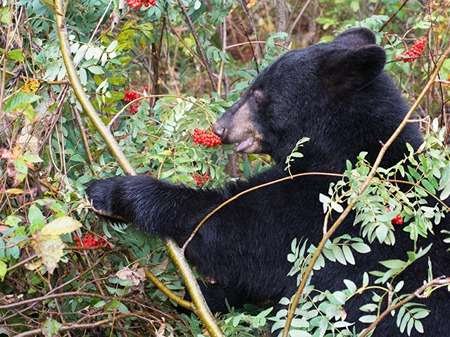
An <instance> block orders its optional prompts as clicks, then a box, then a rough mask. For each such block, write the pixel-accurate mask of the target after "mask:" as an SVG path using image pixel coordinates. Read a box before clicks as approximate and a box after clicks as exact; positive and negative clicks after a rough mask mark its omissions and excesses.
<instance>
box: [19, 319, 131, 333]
mask: <svg viewBox="0 0 450 337" xmlns="http://www.w3.org/2000/svg"><path fill="white" fill-rule="evenodd" d="M130 316H131V317H134V316H136V315H134V314H133V313H124V314H118V315H115V316H114V317H112V318H107V319H103V320H101V321H97V322H93V323H82V324H68V325H63V326H61V327H60V328H59V329H58V332H64V331H69V330H79V329H93V328H96V327H99V326H103V325H110V324H112V323H114V321H115V320H117V319H121V318H126V317H130ZM40 334H42V328H38V329H33V330H29V331H25V332H22V333H19V334H17V335H15V336H14V337H27V336H36V335H40Z"/></svg>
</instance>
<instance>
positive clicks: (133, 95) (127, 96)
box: [123, 89, 141, 114]
mask: <svg viewBox="0 0 450 337" xmlns="http://www.w3.org/2000/svg"><path fill="white" fill-rule="evenodd" d="M140 97H141V94H140V93H139V92H137V91H135V90H131V89H128V90H125V91H124V96H123V100H124V102H126V103H129V102H133V101H134V100H136V99H138V98H140ZM139 105H140V104H139V101H138V102H134V103H131V105H130V113H132V114H135V113H136V112H138V110H139Z"/></svg>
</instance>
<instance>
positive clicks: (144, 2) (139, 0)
mask: <svg viewBox="0 0 450 337" xmlns="http://www.w3.org/2000/svg"><path fill="white" fill-rule="evenodd" d="M127 5H128V7H130V8H132V9H134V10H139V9H141V7H142V6H144V7H153V6H156V0H127Z"/></svg>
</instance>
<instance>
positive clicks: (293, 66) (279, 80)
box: [87, 28, 450, 337]
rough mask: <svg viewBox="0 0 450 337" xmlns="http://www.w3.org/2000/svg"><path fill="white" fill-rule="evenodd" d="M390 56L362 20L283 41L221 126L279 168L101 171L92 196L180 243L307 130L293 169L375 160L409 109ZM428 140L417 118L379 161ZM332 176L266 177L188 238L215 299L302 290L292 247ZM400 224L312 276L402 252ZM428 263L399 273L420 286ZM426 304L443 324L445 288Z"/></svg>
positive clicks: (384, 332) (316, 227)
mask: <svg viewBox="0 0 450 337" xmlns="http://www.w3.org/2000/svg"><path fill="white" fill-rule="evenodd" d="M385 60H386V57H385V52H384V50H383V48H381V47H379V46H378V45H376V42H375V37H374V35H373V33H372V32H371V31H369V30H367V29H364V28H355V29H351V30H348V31H346V32H344V33H342V34H340V35H338V36H337V37H336V39H335V40H334V41H332V42H330V43H320V44H316V45H313V46H310V47H308V48H305V49H302V50H293V51H290V52H288V53H286V54H285V55H283V56H281V57H280V58H279V59H278V60H276V61H275V62H274V63H273V64H272V65H270V66H269V67H267V68H266V69H265V70H264V71H262V72H261V73H260V74H259V75H258V76H257V78H256V79H255V80H254V82H253V83H252V84H251V85H250V87H249V88H248V89H247V90H246V91H245V93H244V94H243V95H242V97H241V98H240V99H239V101H238V102H236V103H235V104H234V105H233V106H232V107H231V108H230V109H228V110H227V111H226V112H225V113H224V115H223V116H222V117H221V118H220V119H219V120H218V121H217V122H216V123H215V124H214V126H213V130H214V132H215V133H216V134H217V135H219V136H220V137H221V139H222V141H223V142H224V143H234V144H236V149H237V150H238V151H241V152H247V153H250V152H253V153H267V154H270V155H271V156H272V158H273V159H274V161H275V164H274V166H273V167H272V168H271V169H269V170H267V171H265V172H263V173H261V174H259V175H257V176H254V177H252V178H251V179H249V181H239V182H236V183H230V184H228V185H226V186H225V187H223V188H222V189H220V190H196V189H192V188H188V187H185V186H178V185H173V184H170V183H168V182H164V181H159V180H156V179H154V178H151V177H148V176H134V177H115V178H110V179H105V180H99V181H94V182H93V183H91V184H90V186H89V187H88V190H87V193H88V196H89V199H90V200H91V202H92V204H93V208H94V209H96V210H98V211H99V212H100V213H102V214H106V215H110V216H111V217H114V218H120V219H123V220H125V221H127V222H130V223H133V224H135V225H137V226H138V227H139V228H140V229H142V230H144V231H146V232H148V233H152V234H157V235H159V236H161V237H169V238H172V239H174V240H175V241H176V242H178V243H179V244H180V245H182V244H183V243H184V242H185V240H186V239H187V238H188V237H189V235H190V234H191V232H192V231H193V229H194V228H195V226H196V225H197V224H198V222H199V221H200V220H201V219H202V218H203V217H204V216H205V215H206V214H207V213H208V212H209V211H211V210H212V209H214V208H215V207H216V206H217V205H219V204H220V203H222V202H224V201H225V200H227V199H228V198H230V197H232V196H234V195H236V194H237V193H239V192H241V191H243V190H246V189H248V188H250V187H253V186H256V185H259V184H262V183H265V182H269V181H272V180H275V179H278V178H281V177H285V176H286V175H287V173H286V171H285V159H286V156H288V155H289V154H290V153H291V151H292V150H293V148H294V146H295V144H296V142H297V141H298V140H299V138H301V137H303V136H306V137H309V138H310V141H309V142H308V143H307V144H306V145H305V146H304V148H302V153H303V154H304V158H303V159H301V160H296V161H295V162H293V164H292V167H291V172H292V173H298V172H316V171H320V172H336V173H341V172H343V171H344V170H345V162H346V160H347V159H349V160H351V161H354V160H355V159H356V157H357V155H358V154H359V153H360V152H361V151H367V152H368V153H369V154H368V160H369V161H372V162H373V160H374V158H375V156H376V155H377V153H378V152H379V150H380V148H381V146H382V144H383V142H385V141H386V140H387V139H388V138H389V137H390V136H391V134H392V133H393V131H394V130H395V129H396V128H397V126H398V125H399V123H400V121H401V120H402V119H403V117H404V115H405V113H406V112H407V110H408V106H407V105H406V103H405V102H404V100H403V99H402V97H401V94H400V92H399V90H398V89H397V88H396V86H395V85H394V83H393V82H392V80H391V79H390V78H389V77H388V76H387V75H386V74H385V73H384V72H383V68H384V65H385ZM421 142H422V137H421V134H420V132H419V128H418V126H417V125H416V124H414V123H409V124H408V125H407V126H406V127H405V129H404V130H403V132H402V133H401V135H400V136H399V137H398V139H397V141H396V142H395V143H394V144H393V145H392V146H391V148H390V149H389V152H388V153H387V155H386V156H385V159H384V162H383V165H384V166H388V165H392V164H394V163H396V162H398V161H400V160H401V159H403V158H404V154H405V152H406V146H405V144H406V143H409V144H411V145H412V146H413V147H415V148H417V147H418V146H419V145H420V144H421ZM331 181H333V179H331V178H327V177H321V176H308V177H302V178H299V179H293V180H287V181H284V182H283V183H279V184H275V185H271V186H268V187H266V188H262V189H258V190H256V191H254V192H252V193H248V194H245V195H243V196H242V197H240V198H238V199H237V200H235V201H234V202H232V203H230V204H229V205H227V206H226V207H224V208H223V209H221V210H220V211H219V212H218V213H217V214H215V215H214V216H213V217H212V218H211V219H209V221H208V222H207V223H206V224H205V225H204V226H203V227H202V228H201V230H200V231H199V232H198V233H197V235H196V236H195V237H194V239H193V240H192V242H191V243H190V244H189V245H188V246H187V250H186V255H187V257H188V259H189V260H190V262H191V263H193V264H194V265H195V266H196V267H197V269H198V271H199V272H200V273H201V274H202V275H203V276H205V279H210V280H214V282H210V283H201V286H202V291H203V293H204V295H205V297H206V300H207V302H208V304H209V305H210V308H211V310H212V311H216V312H221V311H225V310H226V309H227V303H228V304H229V305H230V306H235V307H237V306H240V305H242V304H244V303H277V301H278V300H279V299H280V298H282V297H284V296H286V297H290V296H291V295H292V294H293V293H294V292H295V289H296V277H288V276H287V273H288V272H289V270H290V268H291V264H290V263H289V262H288V261H287V259H286V256H287V254H288V253H289V250H290V244H291V242H292V240H293V239H294V238H298V239H300V238H307V239H308V240H309V242H312V243H314V244H317V242H318V241H319V240H320V239H321V236H322V226H323V210H322V204H321V203H320V202H319V193H325V194H326V192H327V190H328V187H329V184H330V182H331ZM340 232H341V233H340V234H342V233H344V232H348V233H351V234H352V235H358V233H359V229H358V228H357V227H355V226H353V225H352V219H350V218H349V219H348V220H347V222H346V223H344V224H343V225H342V226H341V230H340ZM397 236H398V238H397V242H396V244H395V245H394V246H386V245H383V246H381V245H378V244H376V243H374V244H373V246H372V248H373V250H372V252H371V254H370V255H369V254H367V255H360V256H359V257H358V256H357V257H356V264H355V265H353V266H343V265H341V264H338V263H330V264H329V265H328V264H327V266H326V267H325V268H324V269H322V270H321V271H319V272H316V273H314V276H313V278H312V283H313V284H314V285H315V286H316V287H317V288H319V289H329V290H338V289H342V288H343V283H342V280H343V279H346V278H347V279H353V280H354V281H355V283H357V284H360V283H361V278H362V273H363V271H369V270H375V269H377V261H380V260H386V259H394V258H404V256H405V252H406V251H407V250H411V249H412V242H411V240H410V239H409V237H408V235H407V234H405V233H402V232H401V231H400V232H399V233H398V235H397ZM433 241H434V243H435V244H434V245H433V247H432V250H431V252H430V253H429V256H430V257H431V259H432V263H433V272H434V275H444V274H446V273H448V271H449V267H450V259H449V258H450V254H448V253H447V252H446V247H445V246H444V244H443V243H442V240H441V239H440V238H438V237H435V238H434V239H433ZM361 256H363V257H361ZM378 266H379V265H378ZM426 270H427V267H426V261H425V262H424V263H422V264H421V263H415V264H414V265H413V266H411V267H410V268H408V269H407V270H406V271H405V272H404V273H403V274H402V278H403V279H404V280H405V281H406V283H407V284H410V285H411V289H416V288H418V287H419V286H420V285H421V282H422V281H423V280H425V279H426V278H427V272H426ZM369 296H370V295H369ZM365 300H367V297H365ZM362 303H364V301H362V302H361V301H356V302H352V303H350V304H349V306H348V307H346V311H347V313H349V314H351V313H352V312H353V313H357V312H358V308H359V305H361V304H362ZM428 305H429V307H430V308H431V310H432V313H431V315H429V316H428V318H426V319H424V320H423V323H424V325H425V332H426V336H428V337H438V336H447V335H448V334H449V331H450V320H449V319H448V318H449V317H450V296H449V293H448V292H446V291H445V292H444V291H441V292H438V294H433V297H432V298H431V299H430V300H429V301H428ZM433 322H435V324H433ZM436 323H437V324H436ZM414 333H416V332H414V331H413V332H412V335H413V336H416V335H414ZM398 335H400V333H399V330H398V328H397V327H396V326H395V322H393V321H392V319H389V318H388V319H386V320H385V321H384V322H383V324H381V325H380V326H379V327H378V328H377V330H376V332H375V334H374V335H373V336H380V337H381V336H383V337H384V336H398Z"/></svg>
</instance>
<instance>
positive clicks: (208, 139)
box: [192, 129, 222, 147]
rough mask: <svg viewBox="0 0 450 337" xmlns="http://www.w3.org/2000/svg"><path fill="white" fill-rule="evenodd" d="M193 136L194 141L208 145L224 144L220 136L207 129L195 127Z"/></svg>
mask: <svg viewBox="0 0 450 337" xmlns="http://www.w3.org/2000/svg"><path fill="white" fill-rule="evenodd" d="M192 138H193V140H194V143H196V144H199V145H203V146H206V147H216V146H218V145H220V144H222V141H221V140H220V138H219V136H217V135H216V134H214V133H213V132H211V131H207V130H201V129H194V133H193V134H192Z"/></svg>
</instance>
